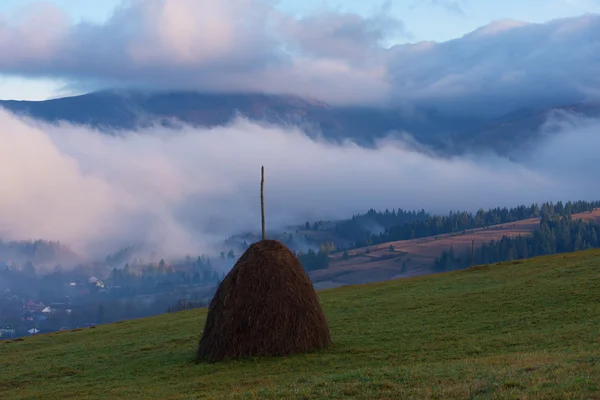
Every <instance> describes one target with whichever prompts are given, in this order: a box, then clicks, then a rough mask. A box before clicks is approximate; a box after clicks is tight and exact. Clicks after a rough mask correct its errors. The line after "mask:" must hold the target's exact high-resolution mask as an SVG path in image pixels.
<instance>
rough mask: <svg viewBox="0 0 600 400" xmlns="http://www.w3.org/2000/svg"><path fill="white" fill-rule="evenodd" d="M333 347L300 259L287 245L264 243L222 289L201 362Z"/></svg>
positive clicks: (249, 252) (257, 245) (212, 308)
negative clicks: (330, 345) (329, 345)
mask: <svg viewBox="0 0 600 400" xmlns="http://www.w3.org/2000/svg"><path fill="white" fill-rule="evenodd" d="M330 342H331V335H330V332H329V327H328V325H327V319H326V317H325V314H324V313H323V310H322V308H321V306H320V304H319V300H318V297H317V293H316V292H315V290H314V287H313V285H312V282H311V281H310V279H309V277H308V275H307V274H306V272H304V269H303V268H302V265H301V264H300V261H299V260H298V258H297V257H296V255H295V254H294V253H293V252H292V251H290V249H288V248H287V247H286V246H285V245H284V244H283V243H280V242H278V241H275V240H261V241H260V242H256V243H254V244H252V245H251V246H250V247H249V248H248V249H247V250H246V252H245V253H244V254H243V255H242V256H241V257H240V259H239V260H238V262H237V263H236V264H235V266H234V267H233V269H232V270H231V271H230V272H229V273H228V274H227V275H226V276H225V279H224V280H223V282H221V284H220V285H219V287H218V289H217V292H216V293H215V296H214V297H213V299H212V301H211V303H210V306H209V311H208V316H207V318H206V324H205V326H204V332H203V333H202V337H201V338H200V343H199V346H198V351H197V359H198V360H206V361H210V362H215V361H221V360H225V359H235V358H242V357H252V356H283V355H288V354H293V353H308V352H311V351H314V350H317V349H319V348H322V347H325V346H327V345H328V344H329V343H330Z"/></svg>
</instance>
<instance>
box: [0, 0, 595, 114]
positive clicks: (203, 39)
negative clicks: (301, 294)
mask: <svg viewBox="0 0 600 400" xmlns="http://www.w3.org/2000/svg"><path fill="white" fill-rule="evenodd" d="M435 3H436V4H438V5H444V6H445V7H446V8H450V9H454V10H455V11H459V10H461V9H462V8H460V7H459V6H461V5H462V3H461V4H459V3H457V2H456V1H450V2H448V1H443V2H440V1H438V0H436V1H435ZM391 15H392V14H391V12H390V10H389V3H384V4H383V6H382V7H381V8H380V11H379V12H376V13H375V14H374V15H371V16H368V17H365V16H360V15H357V14H353V13H344V12H338V11H328V10H327V9H324V10H320V11H315V12H312V13H308V14H306V15H305V16H303V17H295V16H292V15H289V14H286V13H284V12H282V11H280V10H279V9H277V8H275V7H273V5H272V2H269V1H268V0H205V1H202V2H201V3H199V2H198V1H196V0H128V1H124V2H123V4H122V5H121V6H120V7H119V8H117V9H116V10H115V12H114V14H113V15H112V17H111V18H109V19H108V21H106V22H105V23H103V24H93V23H87V22H80V23H72V22H71V21H70V20H69V18H68V17H67V14H66V13H65V12H64V11H61V10H60V9H58V8H56V7H54V6H52V5H51V4H50V3H48V4H45V5H44V6H43V7H41V6H39V5H38V6H35V7H33V6H32V7H30V8H29V9H28V10H27V11H26V12H23V13H22V14H21V17H18V18H8V17H6V18H4V19H3V20H0V73H8V74H18V75H22V76H32V77H55V78H61V79H65V80H67V81H68V82H70V83H71V85H75V86H77V87H78V88H80V89H90V90H91V89H98V88H106V87H150V88H157V89H170V90H171V89H186V90H187V89H198V90H202V91H235V92H241V91H253V92H267V93H280V94H297V95H301V96H308V97H314V98H318V99H321V100H323V101H327V102H331V103H345V104H370V105H373V104H390V103H391V104H411V105H413V106H414V105H423V106H426V107H435V108H439V109H441V110H446V111H447V112H451V113H461V114H468V115H476V114H488V115H500V114H503V113H506V112H509V111H513V110H515V109H517V108H521V107H536V108H537V107H544V106H554V105H559V104H566V103H572V102H578V101H585V100H589V99H597V98H599V97H600V76H599V75H598V74H597V71H598V70H600V16H599V15H594V14H587V15H583V16H581V17H576V18H565V19H559V20H553V21H550V22H548V23H544V24H532V23H526V22H520V21H511V20H501V21H494V22H492V23H490V24H489V25H486V26H484V27H481V28H480V29H477V30H475V31H474V32H471V33H469V34H467V35H465V36H463V37H461V38H458V39H454V40H450V41H446V42H440V43H436V42H421V43H413V44H400V45H396V46H394V47H392V48H391V49H388V48H384V47H383V45H382V43H383V42H384V41H386V40H388V39H389V38H390V35H392V34H396V35H397V34H403V35H404V36H405V37H409V36H410V33H409V32H407V31H406V28H405V26H404V24H403V23H402V21H401V20H399V19H397V18H394V17H392V16H391Z"/></svg>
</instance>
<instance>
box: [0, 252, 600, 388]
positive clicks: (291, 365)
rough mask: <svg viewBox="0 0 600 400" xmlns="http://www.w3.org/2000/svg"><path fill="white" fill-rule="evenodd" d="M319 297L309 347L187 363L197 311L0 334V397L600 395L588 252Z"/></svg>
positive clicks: (598, 281)
mask: <svg viewBox="0 0 600 400" xmlns="http://www.w3.org/2000/svg"><path fill="white" fill-rule="evenodd" d="M321 298H322V301H323V303H324V306H325V310H326V313H327V315H328V318H329V320H330V326H331V329H332V334H333V338H334V341H335V344H334V345H333V346H332V347H331V348H330V349H329V350H327V351H325V352H320V353H315V354H311V355H298V356H294V357H289V358H271V359H254V360H245V361H236V362H228V363H221V364H216V365H206V364H203V365H195V364H193V363H191V362H190V361H191V359H192V357H193V354H194V350H195V346H196V342H197V339H198V337H199V334H200V329H201V327H202V325H203V318H204V315H205V310H194V311H188V312H181V313H175V314H168V315H163V316H159V317H153V318H147V319H143V320H137V321H127V322H122V323H117V324H110V325H104V326H99V327H97V328H95V329H88V330H84V331H81V332H62V333H55V334H50V335H46V336H38V337H29V338H26V339H25V340H24V341H18V342H10V343H2V342H0V363H1V365H2V369H1V370H0V398H2V399H14V400H18V399H45V400H51V399H91V398H93V399H121V398H129V399H197V398H211V397H212V398H294V399H302V398H344V397H349V398H363V399H374V398H411V397H412V396H415V397H416V398H440V399H452V398H460V399H465V398H557V399H558V398H560V399H568V398H600V338H599V327H600V251H598V250H592V251H586V252H580V253H573V254H566V255H559V256H551V257H542V258H536V259H531V260H528V261H524V262H512V263H506V264H503V265H494V266H485V267H478V268H474V269H472V270H468V271H460V272H452V273H448V274H442V275H437V276H427V277H419V278H414V279H408V280H401V281H392V282H384V283H379V284H371V285H368V286H360V287H344V288H340V289H334V290H331V291H326V292H322V293H321Z"/></svg>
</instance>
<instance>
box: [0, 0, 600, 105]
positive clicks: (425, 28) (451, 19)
mask: <svg viewBox="0 0 600 400" xmlns="http://www.w3.org/2000/svg"><path fill="white" fill-rule="evenodd" d="M42 3H51V4H52V5H54V6H56V7H59V8H60V9H61V10H63V11H65V12H66V15H67V16H68V18H70V22H71V23H80V22H82V21H85V22H88V23H93V24H103V23H106V22H107V21H108V20H109V19H110V17H111V16H112V15H113V12H114V10H115V9H116V7H119V6H120V5H121V1H120V0H102V1H80V0H46V1H44V2H42V1H38V0H2V1H1V2H0V28H1V27H2V24H3V23H6V22H7V21H11V20H13V19H14V18H15V17H23V16H26V15H27V14H28V13H32V11H35V10H36V9H38V10H39V9H41V8H40V7H42V6H41V4H42ZM271 3H272V4H274V7H275V8H276V9H277V10H280V11H282V12H284V13H286V14H287V15H294V16H302V15H308V14H310V13H311V12H314V11H316V10H317V11H323V10H333V11H337V12H351V13H357V14H359V15H361V16H363V17H369V16H371V15H374V14H378V13H379V14H381V13H384V14H385V15H386V16H388V17H392V18H395V20H396V21H395V22H396V23H397V24H401V25H402V28H401V29H397V30H396V31H395V32H391V33H390V34H388V35H386V37H385V38H383V40H382V42H383V45H384V46H387V47H389V46H391V45H393V44H398V43H416V42H421V41H430V40H433V41H437V42H444V41H447V40H450V39H453V38H457V37H460V36H462V35H464V34H466V33H468V32H471V31H473V30H475V29H476V28H478V27H481V26H484V25H486V24H489V23H490V22H492V21H494V20H502V19H514V20H520V21H526V22H536V23H542V22H546V21H549V20H552V19H555V18H564V17H572V16H579V15H582V14H584V13H600V0H528V1H521V0H504V1H502V2H498V1H494V0H477V1H474V0H394V1H391V0H390V1H384V2H379V3H377V2H370V1H369V2H367V1H363V0H344V1H322V0H279V1H275V0H273V1H271ZM196 4H200V3H196ZM3 21H4V22H3ZM42 23H43V22H42ZM35 28H36V29H37V28H38V26H36V27H35ZM27 29H30V30H31V29H34V28H33V26H32V27H28V28H27ZM1 41H2V31H0V42H1ZM3 72H4V73H3ZM70 83H71V82H70V81H69V79H66V78H59V77H52V78H47V77H45V76H43V74H41V75H40V76H31V75H28V76H19V71H18V70H11V71H9V72H7V71H3V70H2V69H1V68H0V99H22V100H26V99H28V100H42V99H47V98H53V97H60V96H64V95H69V94H74V93H78V92H81V91H85V88H82V87H73V85H72V84H70ZM94 88H96V87H94Z"/></svg>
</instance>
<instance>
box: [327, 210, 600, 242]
mask: <svg viewBox="0 0 600 400" xmlns="http://www.w3.org/2000/svg"><path fill="white" fill-rule="evenodd" d="M599 207H600V201H591V202H589V201H576V202H567V203H563V202H561V201H559V202H557V203H553V202H546V203H543V204H541V205H538V204H532V205H530V206H525V205H521V206H518V207H513V208H506V207H504V208H500V207H497V208H491V209H489V210H487V211H485V210H483V209H480V210H479V211H477V212H476V213H474V214H473V213H469V212H450V213H449V214H448V215H446V216H437V215H430V214H428V213H426V212H425V211H420V212H415V211H412V212H407V211H403V210H398V211H397V212H394V211H391V212H388V211H386V212H379V213H378V212H375V211H373V210H370V211H369V212H368V213H366V214H362V215H356V216H354V217H353V218H352V219H351V220H348V221H344V222H341V223H338V224H337V225H336V227H335V228H334V230H335V232H336V234H338V235H339V236H340V237H343V238H344V239H347V240H350V241H351V242H352V243H351V245H350V246H348V249H352V248H359V247H365V246H370V245H374V244H381V243H386V242H394V241H398V240H410V239H417V238H422V237H428V236H435V235H440V234H445V233H452V232H460V231H463V230H467V229H475V228H482V227H486V226H491V225H497V224H502V223H507V222H515V221H520V220H524V219H528V218H537V217H540V216H541V215H542V214H547V215H571V214H576V213H580V212H586V211H591V210H593V209H595V208H599ZM369 224H370V225H375V224H376V225H377V226H378V227H383V228H384V229H383V231H382V232H379V233H375V232H373V231H372V230H369V229H368V228H367V227H368V226H369Z"/></svg>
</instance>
